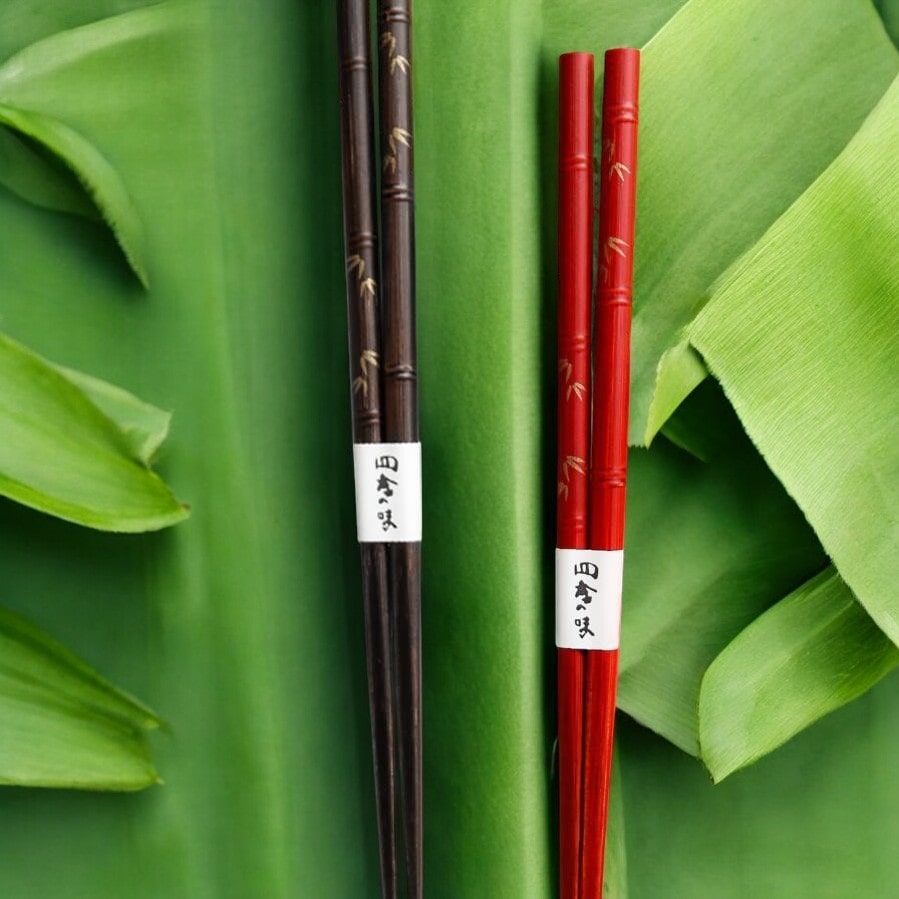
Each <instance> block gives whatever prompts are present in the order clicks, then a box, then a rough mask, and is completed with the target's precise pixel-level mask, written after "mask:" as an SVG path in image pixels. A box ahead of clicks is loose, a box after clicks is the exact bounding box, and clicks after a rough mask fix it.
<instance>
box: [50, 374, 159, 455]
mask: <svg viewBox="0 0 899 899" xmlns="http://www.w3.org/2000/svg"><path fill="white" fill-rule="evenodd" d="M54 368H55V369H56V370H57V371H58V372H59V373H60V374H61V375H62V376H63V377H64V378H65V379H66V380H67V381H71V382H72V383H73V384H74V385H75V386H76V387H77V388H79V389H80V390H81V391H83V393H84V394H85V395H86V396H87V398H88V399H89V400H90V401H91V402H92V403H93V404H94V405H95V406H96V407H97V408H98V409H99V410H100V411H101V412H102V413H103V414H104V415H105V416H106V417H107V418H111V419H112V420H113V421H114V422H115V424H116V426H117V427H118V428H119V430H121V432H122V433H123V434H124V436H125V439H126V440H127V441H128V445H129V447H130V448H131V452H132V453H133V454H134V456H135V457H136V458H137V459H139V460H140V461H141V462H143V463H144V465H149V464H150V463H151V462H152V461H153V459H154V458H155V456H156V454H157V453H158V452H159V448H160V447H161V446H162V444H163V442H164V441H165V438H166V437H168V433H169V426H170V424H171V421H172V415H171V413H170V412H166V411H164V410H163V409H159V408H157V407H156V406H152V405H150V403H145V402H144V401H143V400H140V399H138V398H137V397H136V396H134V394H132V393H129V392H128V391H127V390H123V389H122V388H121V387H116V386H115V384H109V383H107V382H106V381H101V380H100V379H99V378H95V377H93V376H91V375H86V374H84V372H80V371H75V370H74V369H72V368H63V367H62V366H60V365H56V366H54Z"/></svg>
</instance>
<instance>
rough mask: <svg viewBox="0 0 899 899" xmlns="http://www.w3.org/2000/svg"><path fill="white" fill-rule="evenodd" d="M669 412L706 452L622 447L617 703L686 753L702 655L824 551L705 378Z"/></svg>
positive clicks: (693, 736) (695, 745)
mask: <svg viewBox="0 0 899 899" xmlns="http://www.w3.org/2000/svg"><path fill="white" fill-rule="evenodd" d="M672 422H679V423H681V424H680V427H681V429H682V430H683V431H684V432H685V433H688V434H691V435H701V444H700V445H701V448H702V452H703V453H704V454H705V455H706V457H707V459H708V462H707V463H706V462H701V461H699V460H697V459H696V458H693V457H692V456H689V455H687V454H686V453H685V452H683V451H682V450H680V449H677V448H675V447H673V446H671V445H670V444H669V443H668V442H667V441H666V440H659V441H657V442H656V443H655V444H654V445H653V447H652V449H651V450H649V451H647V450H639V449H635V450H632V451H631V454H630V461H629V465H630V484H629V487H628V525H627V539H626V544H625V545H626V546H627V550H626V559H627V562H626V566H625V578H624V600H623V622H622V634H621V661H620V667H621V672H620V680H619V700H618V704H619V706H620V707H621V708H622V709H624V710H625V711H626V712H627V713H628V714H630V715H631V716H633V717H634V718H636V719H637V720H638V721H640V722H641V723H642V724H644V725H646V726H647V727H650V728H651V729H652V730H654V731H656V732H657V733H660V734H662V735H663V736H665V737H666V738H667V739H669V740H671V741H672V742H673V743H674V744H675V745H676V746H679V747H680V748H681V749H683V750H685V751H686V752H690V753H691V754H693V755H697V754H698V752H699V740H698V727H699V718H698V704H699V689H700V684H701V681H702V677H703V675H704V674H705V671H706V669H707V668H708V666H709V664H710V663H711V662H712V660H713V659H714V658H715V657H716V656H717V655H718V653H719V652H721V650H723V649H724V647H725V646H727V644H728V643H730V641H731V640H732V639H733V638H734V637H735V636H736V635H737V634H738V633H739V632H740V631H741V630H743V628H744V627H746V625H748V624H749V623H750V622H752V621H753V620H754V619H755V618H756V617H757V616H758V615H759V614H760V613H761V612H763V611H764V610H765V609H766V608H768V607H769V606H770V605H771V604H772V603H773V602H776V601H777V600H778V599H780V598H781V597H783V596H784V595H785V594H786V593H788V592H789V591H790V590H791V589H792V588H793V587H795V586H796V585H797V584H799V583H802V582H803V581H804V580H805V579H806V578H808V577H809V576H811V575H812V574H813V573H814V572H816V571H819V570H820V569H821V568H822V567H823V565H825V564H826V559H825V557H824V554H823V552H822V551H821V547H820V545H819V543H818V541H817V539H816V538H815V535H814V534H813V533H812V531H811V529H810V528H809V527H808V525H807V524H806V522H805V521H804V519H803V517H802V514H801V513H800V512H799V510H798V509H797V508H796V505H795V503H793V501H792V500H791V499H790V498H789V497H788V496H787V494H786V493H785V491H784V490H783V488H782V487H781V485H780V484H779V483H778V482H777V480H776V479H775V478H774V477H773V475H772V474H771V472H770V471H769V470H768V468H767V466H766V465H765V464H764V462H763V461H762V459H761V458H760V457H759V455H758V453H757V452H756V450H755V449H754V447H753V446H752V444H751V443H750V441H749V440H748V439H747V437H746V435H745V434H744V433H743V430H742V428H741V427H740V424H739V422H738V420H737V419H736V416H735V415H734V413H733V410H732V409H731V408H730V407H729V406H728V404H727V402H726V401H725V400H724V398H723V396H722V395H721V391H720V389H719V388H718V387H717V385H715V384H714V383H713V382H711V381H707V382H705V383H704V384H702V385H701V386H700V387H699V388H698V389H697V390H696V391H695V392H694V393H693V394H692V395H691V396H690V397H689V398H688V399H687V401H686V402H685V403H684V405H683V406H682V407H681V408H680V409H679V410H678V412H677V414H676V415H675V417H674V418H673V419H672ZM694 442H696V441H694Z"/></svg>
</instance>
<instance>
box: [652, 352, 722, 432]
mask: <svg viewBox="0 0 899 899" xmlns="http://www.w3.org/2000/svg"><path fill="white" fill-rule="evenodd" d="M707 376H708V369H707V368H706V367H705V364H704V363H703V361H702V359H701V357H700V356H699V354H698V353H697V352H696V350H694V349H693V348H692V347H691V346H690V344H689V342H688V341H686V340H684V341H681V342H680V343H678V344H676V345H675V346H673V347H671V349H669V350H666V351H665V353H664V355H663V356H662V358H661V359H660V360H659V370H658V377H657V380H656V390H655V394H653V397H652V404H651V405H650V407H649V420H648V422H647V425H646V434H645V436H644V442H645V443H646V445H647V446H649V445H650V443H652V439H653V437H655V435H656V434H657V433H658V432H659V431H660V430H662V428H663V427H664V426H665V423H666V422H667V421H668V420H669V419H670V418H671V416H672V415H673V414H674V411H675V409H677V407H678V406H680V404H681V403H682V402H683V401H684V399H685V398H686V397H687V396H689V394H690V393H691V392H692V391H693V390H695V389H696V388H697V387H698V386H699V385H700V384H701V383H702V382H703V381H704V380H705V378H706V377H707Z"/></svg>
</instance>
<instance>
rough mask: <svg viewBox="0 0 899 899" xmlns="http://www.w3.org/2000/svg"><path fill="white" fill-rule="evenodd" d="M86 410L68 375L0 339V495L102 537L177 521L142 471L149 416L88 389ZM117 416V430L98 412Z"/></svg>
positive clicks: (154, 426) (156, 483)
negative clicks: (91, 529) (123, 421)
mask: <svg viewBox="0 0 899 899" xmlns="http://www.w3.org/2000/svg"><path fill="white" fill-rule="evenodd" d="M91 396H92V397H97V396H100V397H101V399H100V402H99V404H97V405H95V403H94V402H92V401H91V399H89V398H88V395H87V394H86V393H85V392H83V391H82V390H80V389H79V388H78V387H77V386H76V385H75V383H73V381H72V380H71V379H70V377H69V376H68V375H63V374H61V373H60V372H59V371H58V370H57V369H55V368H54V367H52V366H51V365H49V364H48V363H47V362H45V361H44V360H43V359H41V358H40V357H39V356H36V355H35V354H34V353H32V352H30V351H29V350H26V349H25V348H24V347H23V346H21V345H20V344H18V343H16V342H14V341H12V340H10V339H9V338H7V337H2V336H0V430H2V432H3V441H2V442H0V494H2V495H4V496H7V497H9V498H10V499H13V500H15V501H17V502H20V503H23V504H24V505H26V506H31V507H33V508H35V509H38V510H39V511H41V512H47V513H49V514H50V515H55V516H57V517H59V518H64V519H66V520H68V521H74V522H76V523H78V524H83V525H87V526H88V527H94V528H99V529H100V530H108V531H147V530H156V529H158V528H162V527H167V526H168V525H171V524H175V523H176V522H178V521H181V520H182V519H184V518H186V517H187V512H186V510H185V508H184V507H183V506H182V505H181V504H180V503H178V502H177V500H176V499H175V498H174V496H172V494H171V492H170V491H169V489H168V487H166V485H165V484H164V483H163V481H162V480H161V479H160V478H159V477H158V475H156V474H154V473H153V472H152V471H150V470H149V469H148V468H147V458H148V454H151V453H152V451H153V450H154V449H155V447H156V446H158V443H159V436H160V434H159V429H160V425H161V424H162V422H161V420H160V419H159V418H158V417H157V410H152V409H150V408H148V407H144V406H142V405H140V406H139V405H137V403H136V401H134V400H133V398H129V397H128V395H127V394H125V393H124V392H119V391H116V390H114V389H112V388H110V387H109V386H108V385H102V384H100V383H98V382H96V381H94V382H92V385H91ZM101 406H105V408H106V409H109V408H110V407H111V406H115V407H116V410H117V413H116V414H117V416H119V417H121V416H127V418H128V421H127V422H126V429H125V430H120V429H119V428H118V427H116V425H115V424H114V423H113V421H112V420H111V419H110V418H108V417H107V416H106V415H105V414H103V412H101V411H100V407H101Z"/></svg>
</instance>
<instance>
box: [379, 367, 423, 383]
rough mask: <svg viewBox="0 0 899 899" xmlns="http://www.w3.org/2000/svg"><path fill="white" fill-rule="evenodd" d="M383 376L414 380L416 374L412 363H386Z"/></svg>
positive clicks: (397, 379)
mask: <svg viewBox="0 0 899 899" xmlns="http://www.w3.org/2000/svg"><path fill="white" fill-rule="evenodd" d="M384 376H385V377H387V378H391V379H392V380H394V381H416V380H418V374H417V372H416V370H415V366H414V365H408V364H405V363H401V364H398V365H387V366H385V367H384Z"/></svg>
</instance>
